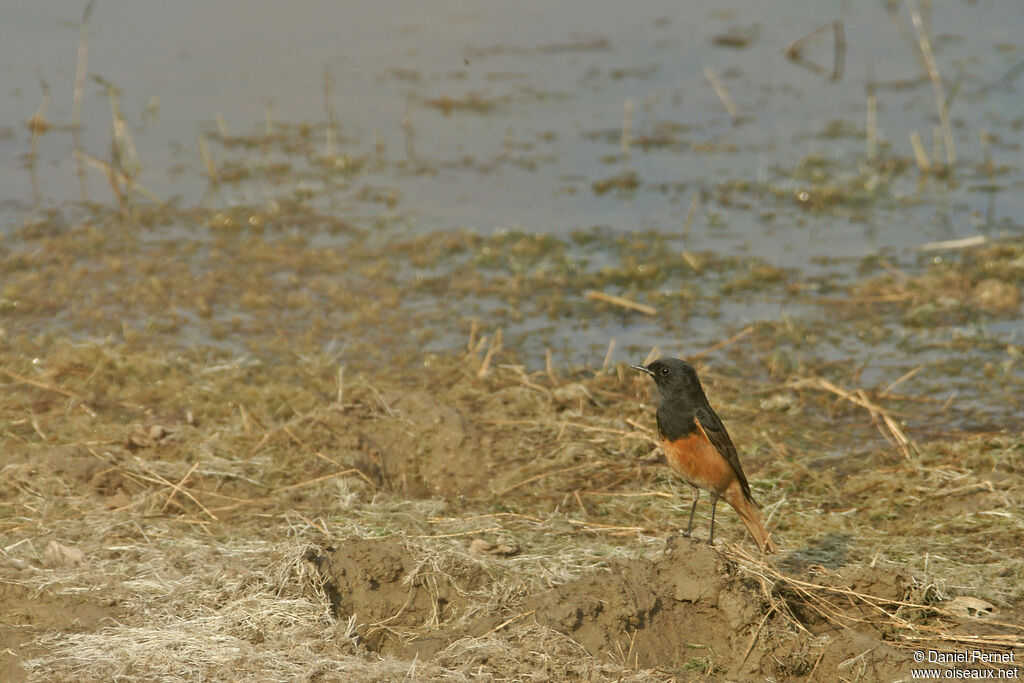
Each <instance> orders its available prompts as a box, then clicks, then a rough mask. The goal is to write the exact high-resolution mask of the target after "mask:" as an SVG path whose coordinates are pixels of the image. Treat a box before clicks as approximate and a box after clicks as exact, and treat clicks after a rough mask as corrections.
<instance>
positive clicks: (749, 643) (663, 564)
mask: <svg viewBox="0 0 1024 683" xmlns="http://www.w3.org/2000/svg"><path fill="white" fill-rule="evenodd" d="M311 560H312V561H313V562H315V563H316V564H317V565H318V566H319V567H320V569H321V571H322V573H323V576H324V578H325V581H326V585H327V588H328V593H329V595H330V596H331V604H332V609H333V610H334V613H335V614H336V615H338V616H339V617H345V616H354V617H355V619H356V622H357V626H356V632H357V633H358V635H359V637H360V638H361V639H362V641H363V643H364V644H365V646H366V647H367V648H368V649H369V650H371V651H373V652H376V653H378V654H381V655H385V656H394V657H401V658H404V659H413V658H419V659H421V660H425V661H429V660H430V659H431V658H433V657H436V656H437V655H438V654H439V653H443V652H445V651H446V650H448V649H449V648H451V647H452V645H453V644H454V643H457V642H459V641H462V640H465V639H479V638H483V637H485V636H488V635H490V634H493V633H495V632H498V631H505V632H507V633H508V634H509V637H510V638H512V639H517V638H519V637H520V636H521V634H523V633H535V632H537V631H538V627H539V631H540V632H541V633H543V632H545V631H548V630H550V631H554V632H556V633H557V634H561V635H563V636H566V637H568V638H569V639H571V641H573V642H574V643H576V644H578V645H579V646H580V647H581V648H582V649H583V650H584V651H585V652H586V653H587V654H589V655H590V656H592V657H594V658H596V659H598V660H608V661H614V662H618V663H620V664H623V665H628V666H631V667H636V668H640V669H662V670H669V671H691V672H693V673H706V674H713V675H715V676H725V677H726V678H728V679H730V680H753V679H762V678H765V677H775V678H776V679H777V678H779V677H782V678H786V677H787V676H788V675H792V674H794V673H799V667H800V665H801V664H802V662H801V661H800V660H801V658H802V653H801V652H800V648H799V647H798V645H797V640H798V639H797V637H795V634H792V633H789V632H788V631H789V629H788V628H787V626H786V623H785V620H784V619H783V618H781V615H779V614H776V613H775V610H774V609H773V608H772V602H771V601H770V600H769V599H768V598H767V597H766V596H765V595H764V594H763V593H762V592H761V589H760V586H759V584H758V582H757V581H755V580H753V579H752V578H750V577H749V576H744V574H743V573H742V572H741V571H740V570H739V568H738V566H737V564H736V563H735V562H733V561H731V560H730V559H728V558H727V557H725V556H724V555H722V554H721V553H720V552H718V551H716V550H715V549H713V548H711V547H710V546H708V545H707V544H706V543H703V542H700V541H697V540H695V539H690V538H683V537H681V536H674V537H672V538H670V539H669V541H668V543H667V545H666V546H665V548H664V549H663V550H660V551H656V552H653V553H651V554H649V555H647V556H644V557H641V558H637V559H633V560H628V561H620V562H613V563H611V564H610V566H609V567H607V568H606V569H603V570H601V571H597V572H592V573H590V574H587V575H585V576H583V577H581V578H579V579H576V580H574V581H570V582H567V583H565V584H562V585H559V586H556V587H555V588H552V589H549V590H547V591H542V592H538V593H534V594H530V595H527V596H524V597H522V598H521V599H519V600H517V601H516V605H515V609H508V608H506V609H503V610H500V611H494V610H487V612H488V613H486V614H484V615H480V614H479V612H480V610H479V605H474V599H473V595H474V593H478V592H479V590H480V588H481V586H482V585H483V584H484V583H486V582H487V581H488V576H487V573H486V572H485V571H483V570H482V569H480V568H479V567H473V566H471V565H463V566H460V567H458V568H455V569H454V570H453V571H438V570H427V571H422V570H421V569H422V563H421V561H419V560H417V559H416V557H415V556H414V553H413V552H410V550H408V549H407V548H406V547H405V544H404V543H403V541H402V539H400V538H396V537H387V538H382V539H372V540H370V539H359V540H352V541H348V542H346V543H344V544H343V545H342V546H341V547H339V548H336V549H333V550H331V551H329V552H327V553H325V554H323V555H315V556H311ZM851 578H852V581H851V583H850V585H852V586H855V587H858V588H860V587H865V588H867V587H879V588H882V589H883V590H882V592H888V593H889V594H890V595H891V596H892V599H893V600H902V599H904V598H905V597H906V589H905V588H904V589H902V590H900V589H899V588H898V587H897V588H896V589H895V591H894V590H893V588H894V586H893V578H892V577H891V576H888V575H887V574H886V573H885V572H880V571H870V570H864V569H859V570H858V571H857V572H856V577H855V578H853V577H851ZM840 583H843V582H842V581H840ZM896 583H899V581H897V582H896ZM789 606H790V607H792V608H795V609H802V608H803V605H801V604H800V603H799V601H795V602H794V603H793V604H792V605H789ZM805 623H806V624H807V625H809V626H812V628H815V631H816V632H817V633H819V634H822V637H823V638H824V639H825V641H827V642H828V644H829V647H828V650H829V657H828V659H825V658H824V657H822V662H820V663H819V664H818V668H819V670H820V671H821V672H822V673H823V674H825V673H827V672H832V674H834V673H835V671H836V667H838V666H839V665H841V664H843V663H844V662H846V661H847V660H848V659H849V658H850V657H856V656H858V655H860V660H859V661H858V667H860V668H861V669H862V670H863V675H865V676H867V678H866V679H865V680H894V679H895V678H896V677H898V674H899V672H901V671H902V670H903V669H905V668H906V667H905V664H906V656H905V655H904V654H903V653H901V652H899V651H898V650H897V649H896V648H894V647H892V646H891V645H890V644H888V643H886V642H884V641H883V640H882V639H881V638H880V637H879V635H878V634H869V633H863V632H859V631H856V630H836V629H832V628H829V627H828V625H827V622H825V621H824V620H821V619H816V618H814V616H813V615H808V618H807V619H806V620H805ZM762 630H765V631H766V632H768V633H773V634H774V638H776V639H778V640H783V641H787V642H785V644H784V645H783V646H782V647H780V648H779V649H777V650H776V651H775V652H769V651H766V650H764V649H762V648H757V647H754V645H755V644H756V642H757V640H758V638H759V636H760V635H761V631H762ZM549 637H550V636H549ZM794 667H796V669H797V670H794ZM546 673H551V672H546ZM829 677H831V676H829Z"/></svg>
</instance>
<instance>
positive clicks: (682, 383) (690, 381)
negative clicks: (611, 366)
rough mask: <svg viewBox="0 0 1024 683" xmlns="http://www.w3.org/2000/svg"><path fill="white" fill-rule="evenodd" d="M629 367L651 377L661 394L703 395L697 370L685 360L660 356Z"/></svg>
mask: <svg viewBox="0 0 1024 683" xmlns="http://www.w3.org/2000/svg"><path fill="white" fill-rule="evenodd" d="M631 367H632V368H633V369H634V370H639V371H640V372H646V373H647V374H648V375H650V376H651V377H653V378H654V383H655V384H657V385H658V391H659V392H661V395H662V396H665V397H677V396H678V397H686V398H689V397H694V398H696V397H699V396H703V395H704V390H703V389H702V388H701V386H700V380H699V379H697V371H696V370H694V369H693V366H692V365H690V364H689V363H687V362H686V361H685V360H679V359H678V358H662V359H660V360H656V361H654V362H653V363H649V364H648V365H633V366H631Z"/></svg>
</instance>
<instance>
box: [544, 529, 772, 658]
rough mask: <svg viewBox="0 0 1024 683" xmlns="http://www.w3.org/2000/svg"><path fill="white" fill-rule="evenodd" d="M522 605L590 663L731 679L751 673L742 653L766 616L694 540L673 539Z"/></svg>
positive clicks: (751, 593)
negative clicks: (655, 551)
mask: <svg viewBox="0 0 1024 683" xmlns="http://www.w3.org/2000/svg"><path fill="white" fill-rule="evenodd" d="M527 604H528V605H530V606H532V607H533V608H534V609H535V610H536V612H535V616H536V619H537V621H538V622H539V623H541V624H544V625H547V626H550V627H551V628H553V629H555V630H558V631H560V632H563V633H565V634H566V635H569V636H570V637H572V638H573V639H574V640H576V641H577V642H579V643H580V644H581V645H583V647H585V648H586V649H587V651H588V652H590V653H591V654H592V655H594V656H608V657H611V658H613V659H618V660H619V661H622V662H623V663H627V664H631V665H633V666H640V667H643V668H679V667H681V666H684V665H686V664H687V663H690V665H691V666H692V665H693V664H694V663H695V662H704V663H706V664H710V662H709V661H708V660H707V658H708V657H709V655H711V654H712V653H714V659H715V664H714V666H715V667H720V668H722V669H723V670H725V671H727V672H729V674H730V675H732V676H738V675H743V674H752V673H753V672H755V671H757V670H758V668H759V663H760V656H759V655H757V654H755V653H751V654H750V656H749V658H747V659H746V661H744V656H745V654H746V653H745V652H744V649H745V648H746V646H747V645H748V644H749V643H750V642H751V638H752V637H753V631H754V629H755V628H756V627H757V625H758V623H759V622H760V620H761V618H762V616H763V615H764V614H765V613H766V611H767V610H768V607H769V606H768V604H767V602H766V601H765V599H764V597H763V596H762V595H760V594H759V593H758V587H757V584H756V582H754V581H752V580H751V579H749V578H743V577H741V576H740V575H739V572H738V571H737V567H736V565H735V564H734V563H732V562H730V561H729V560H727V559H726V558H725V557H723V556H722V555H721V554H720V553H718V552H717V551H716V550H715V549H714V548H711V547H710V546H708V545H707V544H706V543H703V542H701V541H697V540H695V539H690V538H683V537H680V536H676V537H673V538H672V539H670V540H669V542H668V544H667V546H666V548H665V551H664V552H663V553H662V554H660V555H656V556H655V557H652V558H641V559H637V560H633V561H628V562H621V563H614V564H612V566H611V567H610V568H609V570H608V571H606V572H599V573H594V574H589V575H586V576H584V577H582V578H580V579H578V580H576V581H573V582H571V583H567V584H564V585H562V586H558V587H556V588H554V589H552V590H551V591H548V592H546V593H542V594H539V595H536V596H531V598H530V599H529V600H527Z"/></svg>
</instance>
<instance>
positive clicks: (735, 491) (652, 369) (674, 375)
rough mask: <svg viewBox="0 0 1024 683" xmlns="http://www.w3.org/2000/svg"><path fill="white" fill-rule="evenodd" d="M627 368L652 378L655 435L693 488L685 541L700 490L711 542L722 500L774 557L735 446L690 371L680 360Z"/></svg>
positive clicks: (697, 380) (669, 459)
mask: <svg viewBox="0 0 1024 683" xmlns="http://www.w3.org/2000/svg"><path fill="white" fill-rule="evenodd" d="M630 367H631V368H633V369H634V370H638V371H640V372H643V373H646V374H648V375H650V376H651V377H652V378H653V379H654V383H655V384H656V385H657V387H658V393H659V394H660V395H661V401H660V403H659V404H658V413H657V418H658V435H659V436H660V437H661V445H662V449H663V450H664V451H665V460H666V461H667V462H668V465H669V467H671V468H672V471H673V472H675V473H676V474H677V475H679V477H680V478H681V479H683V480H684V481H685V482H686V483H688V484H689V485H690V486H692V487H693V489H694V497H693V507H691V508H690V523H689V524H688V525H687V526H686V534H685V535H686V536H689V535H690V532H691V531H692V530H693V513H694V512H695V511H696V510H697V501H698V499H699V498H700V490H701V489H707V490H708V491H710V493H711V533H710V534H709V536H708V543H709V544H710V543H712V542H713V541H714V538H715V507H716V506H717V505H718V499H719V498H723V499H725V501H726V502H727V503H729V505H731V506H732V507H733V508H734V509H735V510H736V513H737V514H738V515H739V516H740V519H741V520H743V524H745V525H746V527H747V529H748V530H749V531H750V534H751V535H752V536H753V537H754V541H756V542H757V545H758V547H760V549H761V552H762V553H764V552H770V553H775V552H778V549H777V548H776V546H775V543H774V542H773V541H772V537H771V535H770V534H769V533H768V531H767V530H766V529H765V528H764V523H763V522H762V521H761V513H760V512H758V508H757V504H756V503H755V502H754V497H753V496H752V495H751V493H750V485H749V484H748V483H747V477H746V475H744V474H743V467H742V466H741V465H740V459H739V455H738V454H737V453H736V446H734V445H733V443H732V439H730V438H729V432H728V431H726V429H725V425H724V424H722V420H721V419H720V418H719V417H718V415H717V414H716V413H715V411H714V409H713V408H712V407H711V404H710V403H708V399H707V396H705V395H704V388H703V387H702V386H701V384H700V379H698V377H697V371H696V370H694V369H693V366H692V365H690V364H689V363H687V362H686V361H684V360H680V359H678V358H662V359H659V360H656V361H653V362H652V363H649V364H648V365H631V366H630Z"/></svg>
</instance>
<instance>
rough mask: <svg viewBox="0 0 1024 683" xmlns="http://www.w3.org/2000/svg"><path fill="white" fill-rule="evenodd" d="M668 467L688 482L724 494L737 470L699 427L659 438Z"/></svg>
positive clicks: (734, 477)
mask: <svg viewBox="0 0 1024 683" xmlns="http://www.w3.org/2000/svg"><path fill="white" fill-rule="evenodd" d="M662 448H663V449H664V450H665V459H666V460H667V461H668V465H669V467H671V468H672V470H673V471H674V472H675V473H676V474H678V475H679V476H680V477H682V478H683V479H685V480H686V481H687V482H688V483H690V484H692V485H694V486H699V487H700V488H704V489H711V490H713V491H717V492H718V493H725V491H726V490H727V489H728V488H729V487H730V485H731V484H732V483H733V481H734V480H735V479H736V473H735V472H733V470H732V467H731V466H730V465H729V462H728V461H727V460H726V459H725V458H724V457H722V454H721V453H719V452H718V449H717V448H715V447H714V446H713V445H712V444H711V442H710V441H708V439H707V437H706V436H704V433H703V431H702V430H699V429H698V430H697V431H696V432H693V433H691V434H687V435H686V436H684V437H682V438H679V439H676V440H675V441H668V440H665V441H662Z"/></svg>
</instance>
